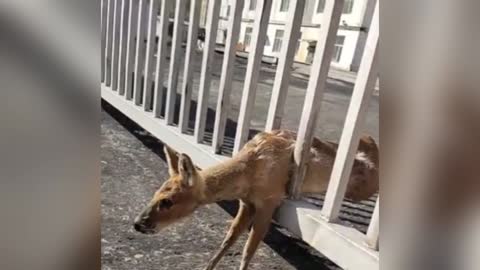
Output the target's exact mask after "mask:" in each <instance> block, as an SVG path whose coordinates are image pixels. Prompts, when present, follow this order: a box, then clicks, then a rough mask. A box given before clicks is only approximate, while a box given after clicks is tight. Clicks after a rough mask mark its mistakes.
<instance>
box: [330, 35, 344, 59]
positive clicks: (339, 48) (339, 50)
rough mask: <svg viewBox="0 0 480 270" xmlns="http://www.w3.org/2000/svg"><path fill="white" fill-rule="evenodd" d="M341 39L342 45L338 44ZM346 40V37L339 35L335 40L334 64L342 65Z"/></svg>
mask: <svg viewBox="0 0 480 270" xmlns="http://www.w3.org/2000/svg"><path fill="white" fill-rule="evenodd" d="M339 38H340V39H341V40H342V43H341V44H340V43H338V41H339ZM345 39H346V36H343V35H337V37H336V39H335V45H334V51H333V55H332V61H333V62H334V63H340V60H341V59H342V53H343V47H344V46H345Z"/></svg>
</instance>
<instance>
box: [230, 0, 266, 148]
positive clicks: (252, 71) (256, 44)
mask: <svg viewBox="0 0 480 270" xmlns="http://www.w3.org/2000/svg"><path fill="white" fill-rule="evenodd" d="M271 8H272V0H264V1H259V2H257V10H256V12H255V21H254V23H253V31H252V41H251V43H250V48H251V50H250V53H249V55H248V64H247V71H246V75H245V84H244V87H243V94H242V101H241V104H240V112H239V115H238V124H237V133H236V135H235V145H234V148H233V152H234V153H237V152H238V151H240V149H241V148H242V147H243V145H244V144H245V143H246V142H247V140H248V132H249V129H250V120H251V116H252V111H253V105H254V104H255V95H256V92H257V83H258V76H259V74H260V67H261V63H262V56H263V48H264V46H265V41H266V39H267V29H268V22H269V19H270V11H271Z"/></svg>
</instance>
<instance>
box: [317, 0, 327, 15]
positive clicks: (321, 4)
mask: <svg viewBox="0 0 480 270" xmlns="http://www.w3.org/2000/svg"><path fill="white" fill-rule="evenodd" d="M325 2H326V0H318V1H317V8H316V10H315V12H316V14H320V13H323V12H324V11H325ZM319 7H322V10H320V11H319V10H318V9H319Z"/></svg>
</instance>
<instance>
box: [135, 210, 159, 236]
mask: <svg viewBox="0 0 480 270" xmlns="http://www.w3.org/2000/svg"><path fill="white" fill-rule="evenodd" d="M148 220H149V219H148V216H146V215H145V212H143V213H141V214H140V215H138V216H137V217H136V218H135V220H134V223H133V228H134V229H135V231H137V232H140V233H143V234H152V233H154V228H152V225H151V224H150V222H148Z"/></svg>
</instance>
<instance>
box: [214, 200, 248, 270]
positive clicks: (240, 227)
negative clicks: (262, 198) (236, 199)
mask: <svg viewBox="0 0 480 270" xmlns="http://www.w3.org/2000/svg"><path fill="white" fill-rule="evenodd" d="M254 210H255V209H254V207H253V205H250V204H247V203H244V202H243V201H240V208H239V209H238V213H237V216H236V217H235V219H234V220H233V222H232V225H231V226H230V229H229V231H228V233H227V235H226V236H225V239H224V240H223V242H222V245H221V246H220V249H219V250H218V251H217V253H216V254H215V255H214V256H213V258H212V259H211V260H210V261H209V263H208V265H207V267H206V268H205V270H213V269H214V268H215V266H216V265H217V264H218V262H219V261H220V259H222V257H223V256H224V255H225V253H226V252H227V250H228V249H229V248H230V247H231V246H232V245H233V244H234V243H235V242H236V241H237V239H238V237H239V236H240V235H241V234H242V232H244V231H245V230H247V229H248V226H250V224H251V223H252V219H253V214H254Z"/></svg>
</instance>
